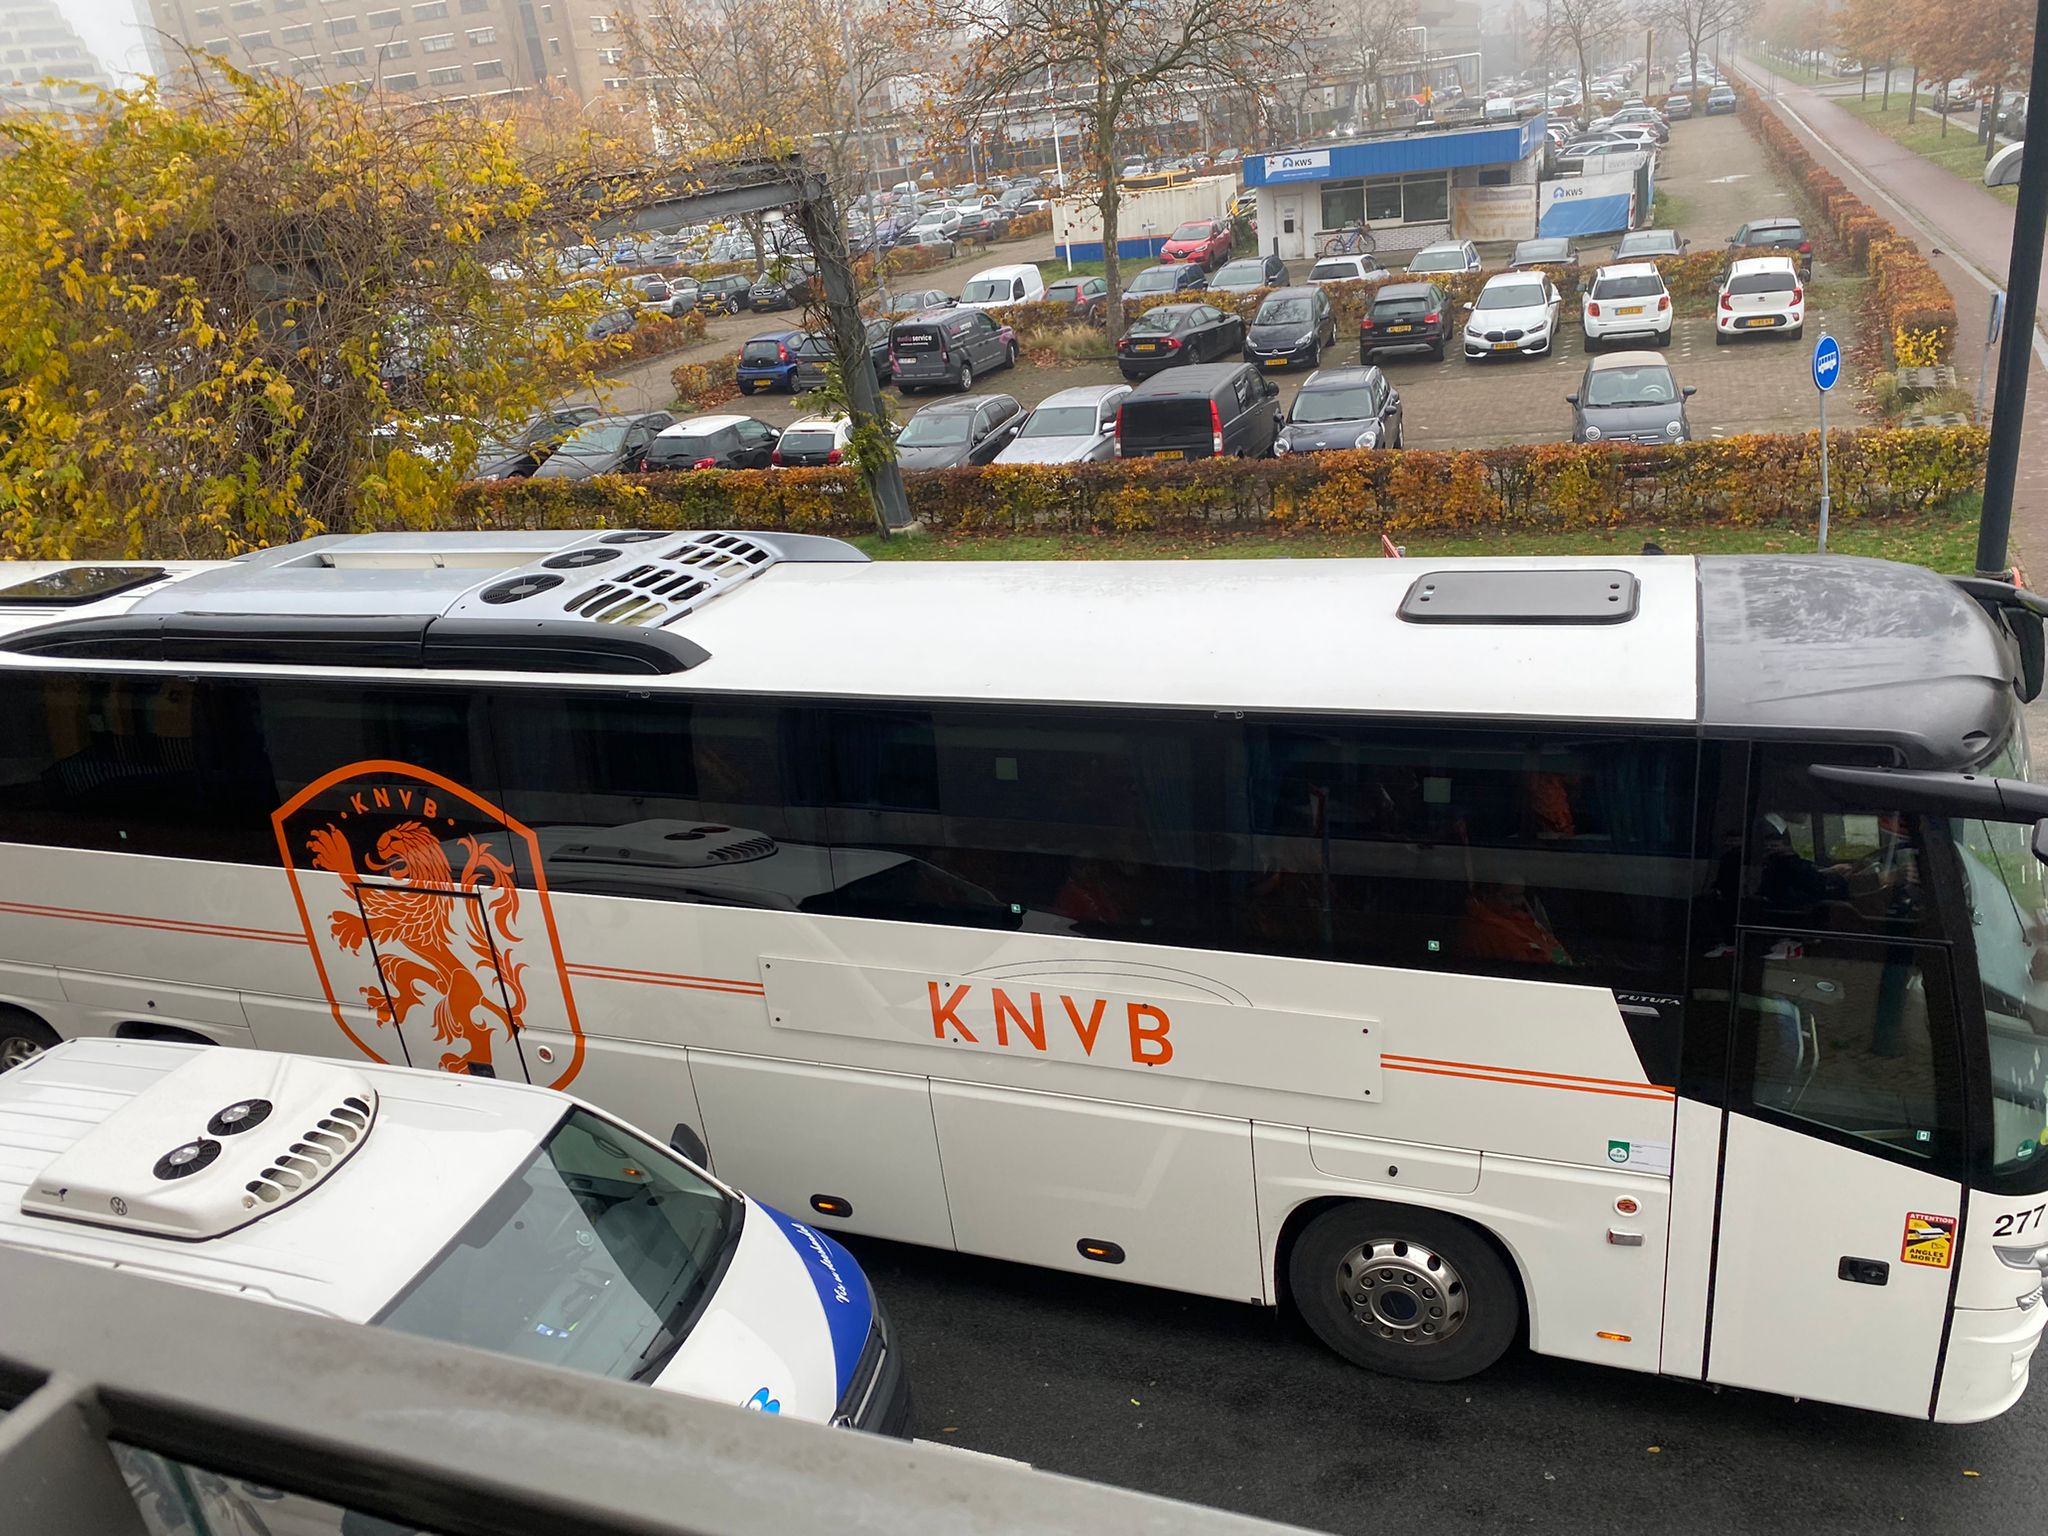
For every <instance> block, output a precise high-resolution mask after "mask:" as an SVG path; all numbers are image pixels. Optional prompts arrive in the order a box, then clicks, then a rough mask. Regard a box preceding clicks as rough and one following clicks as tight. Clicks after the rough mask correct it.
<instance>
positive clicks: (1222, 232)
mask: <svg viewBox="0 0 2048 1536" xmlns="http://www.w3.org/2000/svg"><path fill="white" fill-rule="evenodd" d="M1159 259H1160V260H1161V261H1163V262H1177V261H1191V262H1193V263H1194V264H1195V265H1196V266H1198V267H1201V268H1202V269H1203V270H1205V271H1206V270H1208V269H1210V268H1212V267H1220V266H1222V265H1223V264H1224V263H1225V262H1226V261H1228V260H1230V225H1229V224H1227V223H1226V222H1224V221H1223V220H1222V219H1189V220H1187V221H1186V222H1185V223H1183V224H1182V225H1181V226H1180V227H1179V228H1178V229H1176V230H1175V231H1174V232H1173V233H1172V234H1170V235H1168V236H1167V237H1166V244H1164V245H1162V246H1160V247H1159Z"/></svg>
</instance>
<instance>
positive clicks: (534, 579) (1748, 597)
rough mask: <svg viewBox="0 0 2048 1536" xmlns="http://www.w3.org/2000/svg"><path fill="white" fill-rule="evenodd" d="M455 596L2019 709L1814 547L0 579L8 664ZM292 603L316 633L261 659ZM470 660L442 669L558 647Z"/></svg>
mask: <svg viewBox="0 0 2048 1536" xmlns="http://www.w3.org/2000/svg"><path fill="white" fill-rule="evenodd" d="M642 573H645V574H642ZM12 576H13V570H12V569H11V568H8V567H5V566H0V589H4V588H6V587H8V586H9V585H10V584H11V578H12ZM628 578H630V579H631V580H629V579H628ZM633 581H637V583H638V585H637V586H635V585H633V584H632V582H633ZM1439 583H1441V584H1443V585H1444V591H1443V592H1442V593H1441V594H1439V596H1438V597H1437V599H1436V601H1438V603H1439V608H1438V609H1436V610H1431V609H1429V608H1428V607H1427V605H1426V601H1425V602H1424V603H1423V604H1421V605H1418V604H1417V602H1416V594H1417V593H1418V592H1420V591H1422V590H1423V589H1424V588H1425V587H1429V586H1432V585H1435V584H1439ZM1461 584H1462V586H1463V587H1464V588H1465V589H1466V590H1463V591H1462V593H1461V591H1460V590H1459V589H1460V587H1461ZM1610 589H1611V590H1610ZM1573 594H1577V595H1576V596H1574V595H1573ZM1587 594H1591V596H1590V597H1588V596H1587ZM1623 598H1626V601H1625V602H1623ZM1583 602H1590V604H1591V607H1590V608H1589V609H1587V611H1584V612H1581V611H1577V610H1576V609H1575V608H1574V604H1575V603H1583ZM1445 604H1448V605H1450V607H1451V608H1452V609H1453V610H1454V611H1452V612H1448V613H1446V612H1444V611H1442V605H1445ZM1502 604H1504V605H1505V606H1504V608H1503V607H1502V606H1501V605H1502ZM1614 604H1620V605H1621V606H1618V607H1617V606H1611V605H1614ZM1560 605H1561V606H1560ZM1496 609H1499V610H1500V611H1496ZM1624 610H1625V611H1624ZM450 618H458V619H461V620H463V621H464V622H465V623H467V624H469V625H470V626H471V627H472V631H473V632H474V633H479V634H488V633H491V632H492V631H490V630H489V629H488V626H489V625H491V624H498V625H501V626H504V627H505V628H506V630H507V632H508V633H509V632H510V631H511V630H512V629H513V628H515V627H516V626H520V625H524V626H526V627H528V628H531V627H533V623H534V621H536V620H540V621H543V622H545V623H546V624H547V626H548V627H549V628H550V629H551V630H553V631H558V632H559V631H565V630H573V631H575V632H576V633H580V634H587V635H589V636H592V637H598V638H617V637H622V636H646V637H649V638H653V639H659V640H662V641H663V642H664V643H667V644H670V645H677V646H680V645H684V644H687V645H688V647H689V652H688V654H687V655H685V656H683V657H682V659H681V660H679V661H677V662H676V663H675V664H674V665H673V666H664V667H663V668H662V669H660V670H661V672H662V675H658V676H639V677H636V678H635V680H634V686H635V687H650V688H671V687H672V688H679V689H687V690H691V691H697V690H715V691H720V692H734V693H749V694H784V695H807V696H825V697H843V698H860V699H912V700H933V701H938V700H971V701H990V700H1006V701H1019V702H1028V703H1046V704H1055V705H1057V704H1069V705H1124V706H1141V707H1158V708H1207V709H1255V710H1264V709H1273V710H1293V711H1308V712H1319V713H1320V712H1328V713H1347V714H1348V713H1372V714H1392V715H1417V716H1436V717H1446V716H1450V717H1461V718H1478V719H1487V718H1523V719H1542V720H1570V721H1624V722H1642V723H1668V724H1670V725H1672V726H1680V727H1682V726H1688V725H1690V726H1703V727H1706V728H1708V729H1718V730H1727V731H1762V732H1766V733H1769V732H1773V731H1796V730H1807V731H1814V730H1821V731H1830V730H1853V731H1855V732H1857V733H1858V734H1862V735H1866V736H1872V737H1878V738H1890V739H1896V740H1901V741H1906V742H1909V743H1910V742H1912V741H1922V742H1924V743H1925V744H1926V746H1927V749H1928V753H1929V754H1931V755H1932V756H1934V757H1936V758H1939V759H1941V760H1943V761H1949V760H1953V759H1955V758H1956V757H1957V755H1958V753H1963V754H1964V755H1976V754H1975V753H1974V752H1969V751H1966V749H1967V748H1968V747H1969V746H1970V743H1969V742H1968V741H1966V740H1965V738H1970V737H1971V736H1972V735H1973V733H1976V736H1977V739H1976V747H1977V748H1978V749H1979V750H1981V749H1982V748H1984V747H1987V746H1988V745H1990V744H1991V742H1992V741H1995V740H1996V739H1997V738H1998V737H2000V736H2002V734H2003V732H2004V730H2005V729H2006V727H2007V723H2008V722H2009V719H2010V715H2011V707H2012V682H2013V664H2012V661H2011V659H2010V657H2009V656H2008V654H2007V650H2006V647H2005V646H2003V645H2002V644H2001V643H2000V638H1999V631H1998V630H1997V629H1996V628H1995V627H1994V624H1993V621H1992V620H1991V619H1990V618H1989V617H1988V616H1987V615H1986V613H1985V612H1984V610H1983V609H1981V608H1980V607H1979V606H1978V604H1977V603H1976V602H1974V601H1972V600H1971V598H1970V597H1969V596H1968V595H1967V594H1965V593H1964V592H1963V591H1961V590H1960V589H1959V588H1957V587H1956V586H1955V585H1954V584H1953V583H1951V582H1950V581H1948V580H1946V579H1944V578H1942V577H1939V576H1936V575H1935V574H1933V573H1932V572H1929V571H1926V570H1923V569H1921V568H1919V567H1915V566H1902V565H1894V564H1890V563H1888V562H1883V561H1874V560H1859V559H1847V558H1842V557H1818V556H1805V557H1800V556H1710V557H1702V558H1697V559H1696V558H1692V557H1681V556H1660V555H1652V556H1631V557H1621V558H1614V557H1585V558H1541V559H1536V558H1529V559H1434V560H1427V561H1425V560H1386V559H1365V560H1343V559H1313V560H1255V561H1241V560H1214V561H1210V560H1195V561H1174V562H1171V563H1168V562H1158V561H1126V560H1099V561H1088V560H1081V561H1059V562H998V561H987V562H983V561H961V562H953V561H887V562H870V561H868V560H867V558H866V557H865V556H864V555H862V554H861V553H860V552H859V551H858V550H857V549H855V548H854V547H853V546H851V545H848V544H845V543H842V542H841V541H839V540H835V539H825V538H815V537H807V536H803V535H790V534H760V533H751V534H734V533H674V532H637V533H634V532H615V533H604V532H585V533H556V532H530V531H503V532H491V533H466V534H465V533H452V534H451V533H443V534H372V535H354V536H336V537H327V538H321V539H313V540H308V541H306V542H304V543H302V544H297V545H291V546H285V547H282V548H280V549H277V550H269V551H264V552H262V553H260V554H258V555H256V556H250V557H244V558H243V559H242V560H239V561H234V562H225V563H219V564H214V565H211V566H203V567H191V566H185V567H178V568H175V569H170V570H168V573H167V574H166V575H165V576H164V578H163V579H162V580H160V581H157V582H155V583H154V584H153V585H150V586H147V587H144V588H142V589H141V590H139V591H133V592H123V593H121V594H120V595H118V596H115V597H111V598H108V599H106V600H103V601H98V602H93V603H90V604H86V605H84V606H81V607H77V608H73V609H70V610H66V611H65V612H64V613H61V614H59V613H52V612H50V611H48V610H47V609H43V610H35V611H20V610H10V609H9V608H8V607H7V606H6V604H5V602H4V599H0V662H15V663H18V662H21V661H25V660H30V659H31V657H30V656H29V655H24V654H10V651H12V652H31V651H34V650H37V649H42V650H44V651H46V652H48V653H50V654H52V655H62V654H64V653H63V652H62V651H60V650H58V649H57V647H56V645H55V644H53V642H54V641H55V640H56V639H57V638H58V637H60V636H61V635H63V634H64V633H66V632H74V633H82V632H83V631H82V629H81V628H80V627H81V626H87V625H92V624H101V623H104V621H106V620H109V619H115V620H117V621H119V623H121V624H126V625H130V626H136V625H140V626H145V627H146V626H152V625H159V624H176V625H181V626H184V627H185V628H186V629H192V630H204V629H205V628H206V626H208V625H209V624H217V625H221V626H227V627H229V628H231V629H232V630H233V633H234V636H235V643H236V644H237V645H238V646H239V647H240V649H238V650H235V651H234V652H233V653H232V656H231V657H227V656H226V653H221V654H216V653H215V652H209V653H207V655H206V656H203V657H199V658H198V659H199V660H201V661H202V662H203V661H206V660H215V661H224V660H225V659H231V660H233V661H234V662H235V663H236V669H237V670H247V669H248V667H249V666H251V665H260V666H262V667H263V668H264V669H265V670H271V669H275V668H281V669H288V670H292V671H302V672H303V671H317V672H318V673H320V674H323V675H333V674H334V672H336V671H337V670H348V669H349V665H350V664H349V662H348V659H347V651H346V647H342V648H340V649H338V650H337V651H336V653H335V655H333V656H331V657H326V658H323V659H325V661H326V664H325V665H323V666H320V667H317V668H309V667H306V666H305V665H303V662H302V658H303V656H304V654H305V652H304V650H303V644H304V637H305V634H306V628H305V627H306V626H307V625H312V626H314V627H315V629H316V630H317V627H318V626H319V625H320V624H321V623H322V622H325V621H332V622H334V623H336V624H342V625H346V624H348V623H351V622H353V623H357V624H362V623H366V622H369V621H373V620H387V621H392V622H414V621H416V622H417V623H418V624H420V625H422V626H429V627H430V626H432V625H434V624H436V623H445V622H446V621H447V620H449V619H450ZM273 623H274V626H275V630H276V633H277V634H278V635H280V636H283V635H285V634H287V633H291V634H295V635H297V636H298V637H299V639H300V645H299V647H297V648H294V647H291V646H286V645H283V644H282V642H280V644H279V646H278V647H277V648H276V651H275V653H274V654H272V653H268V652H266V650H265V648H264V636H265V635H266V634H267V633H268V632H269V629H270V626H271V625H272V624H273ZM476 626H484V628H482V629H477V628H476ZM572 638H573V636H572ZM479 643H482V642H479ZM70 654H71V655H73V656H76V657H78V658H79V659H81V660H83V659H85V658H87V657H98V658H101V659H107V658H119V657H122V656H124V655H134V656H137V657H141V658H145V659H147V658H148V657H149V656H150V655H151V654H152V653H150V652H148V651H147V650H132V651H123V650H122V649H121V648H120V645H119V644H116V645H114V646H113V648H108V647H107V646H106V645H99V646H98V647H97V648H81V649H76V650H73V651H71V652H70ZM162 654H163V655H164V657H165V659H173V658H172V653H170V652H164V653H162ZM459 654H460V655H461V656H462V657H463V658H464V660H463V661H462V662H461V663H460V664H459V665H450V666H444V667H440V668H438V669H437V673H436V675H443V674H445V675H455V676H472V675H473V676H478V677H488V676H490V675H492V673H494V672H497V671H500V670H516V671H520V672H523V673H528V674H530V673H531V672H533V671H535V670H549V669H552V668H553V667H554V664H553V663H551V662H542V663H539V664H536V663H535V662H533V661H532V660H530V659H529V660H526V661H523V662H508V663H507V664H506V666H505V667H504V668H502V669H501V668H499V667H498V666H496V665H495V663H492V662H489V661H485V662H479V661H478V660H477V657H479V656H480V655H481V656H486V657H488V656H489V654H490V653H489V651H488V649H487V648H486V649H484V650H479V649H478V648H477V646H476V645H471V646H469V647H468V648H467V649H464V650H463V651H461V652H460V653H459ZM387 664H388V663H387ZM413 665H418V663H417V662H415V663H413ZM364 670H368V668H367V667H365V668H364ZM599 670H603V669H602V668H600V669H599ZM560 671H561V677H562V680H563V681H565V682H570V683H594V682H602V681H603V679H602V678H599V677H593V676H592V675H591V674H590V669H589V668H577V667H574V666H569V667H563V668H561V669H560ZM1987 737H1988V738H1989V739H1988V740H1987V739H1986V738H1987ZM1915 755H1916V756H1920V755H1922V754H1919V753H1916V754H1915Z"/></svg>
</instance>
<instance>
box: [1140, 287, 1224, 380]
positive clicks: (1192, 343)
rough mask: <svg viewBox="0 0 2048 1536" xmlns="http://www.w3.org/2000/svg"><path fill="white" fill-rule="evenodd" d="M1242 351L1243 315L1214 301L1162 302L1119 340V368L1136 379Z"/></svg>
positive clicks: (1145, 314)
mask: <svg viewBox="0 0 2048 1536" xmlns="http://www.w3.org/2000/svg"><path fill="white" fill-rule="evenodd" d="M1243 350H1244V316H1242V315H1231V314H1225V313H1224V312H1223V311H1222V310H1220V309H1218V308H1216V306H1215V305H1213V304H1162V305H1160V306H1159V307H1158V308H1157V309H1148V310H1146V311H1145V313H1144V314H1142V315H1140V316H1138V318H1137V319H1135V320H1133V321H1132V322H1131V326H1130V329H1129V330H1127V331H1125V332H1124V333H1123V335H1122V336H1121V337H1120V338H1119V339H1118V341H1117V344H1116V366H1117V370H1118V371H1119V372H1120V373H1122V374H1123V376H1124V377H1125V378H1127V379H1131V380H1137V379H1142V378H1145V377H1147V376H1148V375H1150V374H1154V373H1157V372H1159V371H1160V369H1162V368H1179V367H1183V366H1185V365H1187V364H1189V363H1206V362H1212V361H1214V360H1215V359H1217V358H1220V357H1236V356H1237V355H1238V354H1239V353H1240V352H1242V351H1243Z"/></svg>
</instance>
